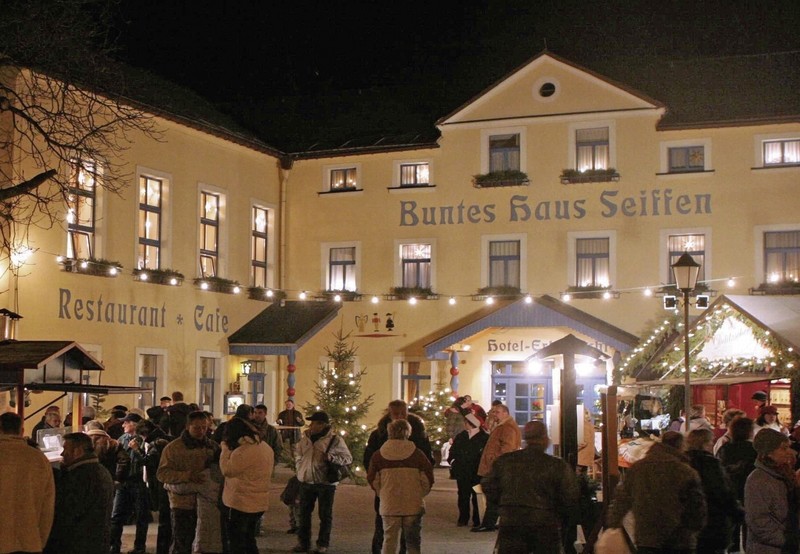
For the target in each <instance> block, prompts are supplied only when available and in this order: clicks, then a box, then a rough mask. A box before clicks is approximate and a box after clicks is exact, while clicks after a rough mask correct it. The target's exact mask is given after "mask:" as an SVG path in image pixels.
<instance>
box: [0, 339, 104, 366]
mask: <svg viewBox="0 0 800 554" xmlns="http://www.w3.org/2000/svg"><path fill="white" fill-rule="evenodd" d="M60 356H65V357H66V358H67V359H69V360H70V361H71V362H73V365H74V366H75V367H80V368H81V369H83V370H86V371H102V370H103V369H104V368H103V364H102V363H100V362H99V361H98V360H97V359H95V358H94V356H92V355H91V354H89V353H88V352H87V351H86V350H84V349H83V347H81V345H79V344H78V343H77V342H74V341H58V340H5V341H2V342H0V372H2V371H11V370H19V369H38V368H42V367H44V366H45V365H47V364H48V363H50V362H52V361H54V360H56V359H57V358H59V357H60Z"/></svg>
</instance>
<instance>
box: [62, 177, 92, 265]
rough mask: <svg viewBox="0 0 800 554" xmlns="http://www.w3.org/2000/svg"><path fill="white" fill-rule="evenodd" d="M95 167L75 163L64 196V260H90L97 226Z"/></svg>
mask: <svg viewBox="0 0 800 554" xmlns="http://www.w3.org/2000/svg"><path fill="white" fill-rule="evenodd" d="M96 210H97V166H96V165H95V164H94V163H93V162H89V161H82V162H77V163H76V164H75V166H74V168H73V173H72V178H71V180H70V186H69V192H68V194H67V257H68V258H84V259H89V258H93V257H94V243H95V225H96V222H97V212H96Z"/></svg>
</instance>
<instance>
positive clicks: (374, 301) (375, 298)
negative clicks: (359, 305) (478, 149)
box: [372, 296, 379, 304]
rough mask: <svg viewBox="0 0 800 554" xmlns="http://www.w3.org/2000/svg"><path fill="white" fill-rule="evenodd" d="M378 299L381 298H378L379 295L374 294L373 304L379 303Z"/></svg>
mask: <svg viewBox="0 0 800 554" xmlns="http://www.w3.org/2000/svg"><path fill="white" fill-rule="evenodd" d="M378 301H379V298H378V297H377V296H373V297H372V303H373V304H377V303H378Z"/></svg>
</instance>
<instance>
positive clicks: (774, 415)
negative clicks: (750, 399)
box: [753, 405, 789, 437]
mask: <svg viewBox="0 0 800 554" xmlns="http://www.w3.org/2000/svg"><path fill="white" fill-rule="evenodd" d="M761 429H774V430H775V431H778V432H780V433H783V434H784V435H785V436H787V437H788V436H789V430H788V429H787V428H786V427H784V426H783V425H781V423H780V421H778V408H776V407H775V406H772V405H769V406H761V408H759V410H758V419H757V420H756V424H755V426H754V427H753V436H756V435H757V434H758V432H759V431H761Z"/></svg>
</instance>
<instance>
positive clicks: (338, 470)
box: [325, 435, 351, 483]
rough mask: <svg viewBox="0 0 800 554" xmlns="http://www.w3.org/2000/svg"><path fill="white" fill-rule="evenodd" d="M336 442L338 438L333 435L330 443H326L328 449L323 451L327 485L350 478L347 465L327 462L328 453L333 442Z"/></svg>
mask: <svg viewBox="0 0 800 554" xmlns="http://www.w3.org/2000/svg"><path fill="white" fill-rule="evenodd" d="M337 440H339V437H337V436H336V435H334V436H333V438H332V439H331V442H329V443H328V448H326V449H325V459H326V462H325V463H326V469H325V480H326V481H327V482H328V483H338V482H339V481H342V480H344V479H347V478H349V477H350V476H351V474H350V466H349V465H342V464H337V463H334V462H331V461H330V460H328V452H330V450H331V447H332V446H333V443H334V441H337Z"/></svg>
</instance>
